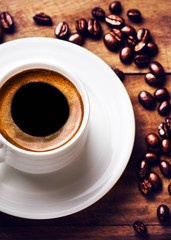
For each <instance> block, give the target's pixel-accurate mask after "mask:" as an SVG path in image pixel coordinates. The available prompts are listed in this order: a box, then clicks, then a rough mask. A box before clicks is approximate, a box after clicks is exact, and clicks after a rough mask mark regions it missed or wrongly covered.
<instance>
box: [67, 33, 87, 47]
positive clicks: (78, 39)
mask: <svg viewBox="0 0 171 240" xmlns="http://www.w3.org/2000/svg"><path fill="white" fill-rule="evenodd" d="M68 41H69V42H72V43H75V44H78V45H82V44H83V42H84V39H83V36H82V35H81V34H79V33H73V34H71V35H70V36H69V38H68Z"/></svg>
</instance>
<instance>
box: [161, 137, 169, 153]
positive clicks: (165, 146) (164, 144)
mask: <svg viewBox="0 0 171 240" xmlns="http://www.w3.org/2000/svg"><path fill="white" fill-rule="evenodd" d="M162 150H163V153H165V154H167V155H170V154H171V140H170V139H163V140H162Z"/></svg>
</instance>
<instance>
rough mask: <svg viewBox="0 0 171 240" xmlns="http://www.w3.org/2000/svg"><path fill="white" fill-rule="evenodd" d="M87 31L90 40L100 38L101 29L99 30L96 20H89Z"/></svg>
mask: <svg viewBox="0 0 171 240" xmlns="http://www.w3.org/2000/svg"><path fill="white" fill-rule="evenodd" d="M87 30H88V33H89V35H90V36H91V37H92V38H100V37H101V33H102V29H101V25H100V23H99V21H98V20H96V19H89V20H88V27H87Z"/></svg>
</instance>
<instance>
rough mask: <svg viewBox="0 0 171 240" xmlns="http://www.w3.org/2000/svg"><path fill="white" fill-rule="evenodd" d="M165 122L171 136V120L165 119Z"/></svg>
mask: <svg viewBox="0 0 171 240" xmlns="http://www.w3.org/2000/svg"><path fill="white" fill-rule="evenodd" d="M165 121H166V126H167V129H168V131H169V133H170V134H171V118H169V117H167V118H166V119H165Z"/></svg>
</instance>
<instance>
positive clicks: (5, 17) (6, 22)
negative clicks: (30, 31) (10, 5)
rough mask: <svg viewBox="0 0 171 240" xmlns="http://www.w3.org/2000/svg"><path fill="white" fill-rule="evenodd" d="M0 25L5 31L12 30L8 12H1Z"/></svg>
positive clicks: (12, 26)
mask: <svg viewBox="0 0 171 240" xmlns="http://www.w3.org/2000/svg"><path fill="white" fill-rule="evenodd" d="M0 23H1V25H2V27H3V29H4V30H5V31H7V32H12V31H13V30H14V20H13V17H12V16H11V15H10V14H9V12H2V13H1V14H0Z"/></svg>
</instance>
